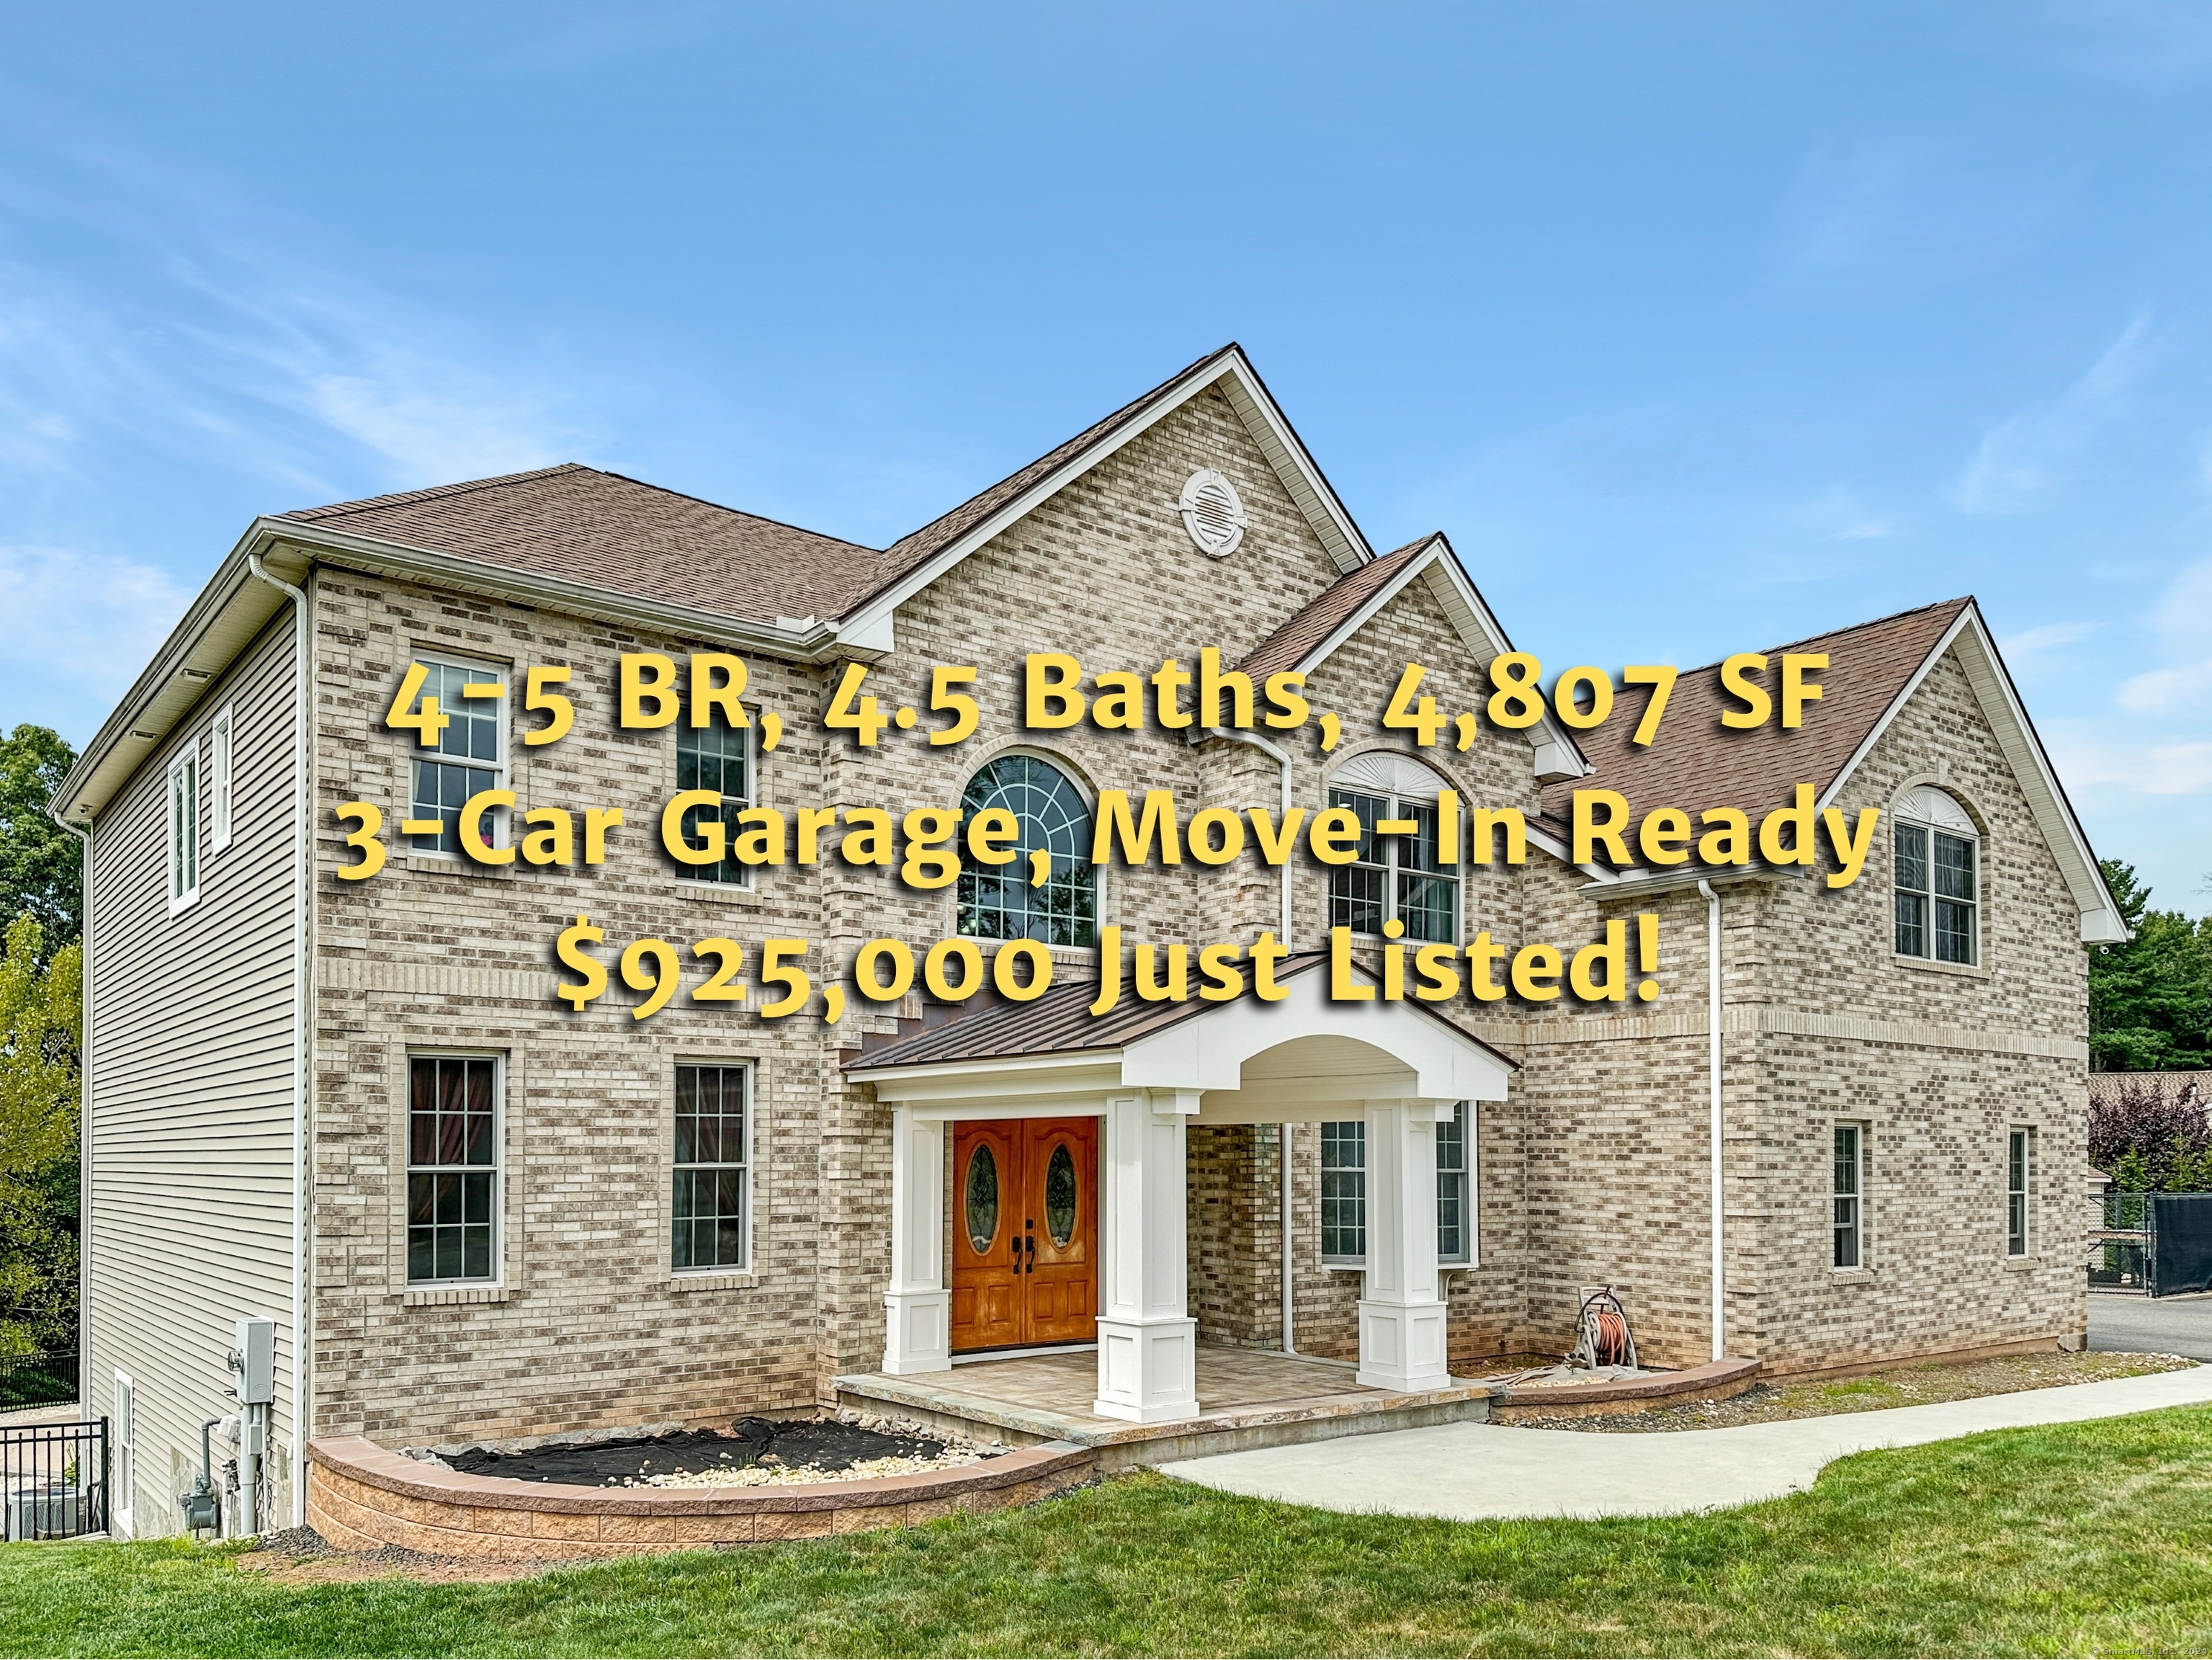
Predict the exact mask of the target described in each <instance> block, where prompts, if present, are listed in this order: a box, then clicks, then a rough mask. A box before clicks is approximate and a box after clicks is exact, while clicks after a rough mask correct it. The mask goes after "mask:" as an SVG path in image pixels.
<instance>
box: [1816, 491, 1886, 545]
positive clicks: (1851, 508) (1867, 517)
mask: <svg viewBox="0 0 2212 1660" xmlns="http://www.w3.org/2000/svg"><path fill="white" fill-rule="evenodd" d="M1796 517H1797V520H1798V521H1799V522H1800V523H1801V524H1802V525H1803V526H1804V527H1805V528H1806V529H1807V530H1808V531H1810V532H1812V533H1813V534H1814V535H1815V536H1818V537H1820V538H1823V539H1824V540H1826V541H1831V542H1879V541H1885V540H1887V538H1890V537H1893V536H1895V535H1897V534H1899V532H1901V531H1902V530H1903V528H1904V526H1902V524H1900V523H1899V520H1896V519H1894V518H1892V517H1890V516H1889V515H1888V514H1880V513H1875V512H1874V511H1873V510H1872V509H1870V508H1868V507H1867V505H1866V504H1865V503H1864V502H1862V501H1861V500H1860V499H1859V497H1858V494H1857V492H1856V491H1854V490H1850V489H1844V487H1843V486H1842V485H1840V484H1838V485H1837V486H1835V487H1834V488H1832V489H1826V490H1823V491H1821V492H1820V495H1818V496H1814V498H1813V500H1811V501H1810V502H1807V503H1806V504H1805V505H1804V507H1803V508H1801V509H1799V511H1798V513H1797V514H1796Z"/></svg>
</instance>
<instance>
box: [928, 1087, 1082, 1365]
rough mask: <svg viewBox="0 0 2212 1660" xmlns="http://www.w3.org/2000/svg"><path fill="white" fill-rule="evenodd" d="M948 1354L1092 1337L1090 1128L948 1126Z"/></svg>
mask: <svg viewBox="0 0 2212 1660" xmlns="http://www.w3.org/2000/svg"><path fill="white" fill-rule="evenodd" d="M951 1335H952V1347H953V1348H954V1349H955V1350H956V1351H957V1350H961V1349H994V1348H1014V1347H1021V1346H1023V1345H1026V1344H1031V1343H1087V1342H1091V1341H1094V1340H1096V1338H1097V1335H1098V1121H1097V1119H1096V1118H1003V1119H993V1120H990V1121H987V1122H981V1123H960V1124H955V1125H954V1126H953V1135H952V1334H951Z"/></svg>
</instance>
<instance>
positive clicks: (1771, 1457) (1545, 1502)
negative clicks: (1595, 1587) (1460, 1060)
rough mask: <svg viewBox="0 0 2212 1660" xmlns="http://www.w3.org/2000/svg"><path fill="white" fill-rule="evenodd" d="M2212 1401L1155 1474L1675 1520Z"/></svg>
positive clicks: (1508, 1435)
mask: <svg viewBox="0 0 2212 1660" xmlns="http://www.w3.org/2000/svg"><path fill="white" fill-rule="evenodd" d="M2208 1401H2212V1366H2194V1367H2191V1369H2190V1370H2188V1371H2166V1372H2153V1373H2150V1374H2148V1376H2145V1377H2115V1378H2108V1379H2106V1381H2104V1382H2102V1383H2069V1384H2066V1385H2064V1386H2063V1387H2061V1388H2058V1389H2021V1390H2020V1391H2018V1392H2017V1393H2015V1394H2012V1395H1983V1396H1981V1397H1979V1398H1978V1399H1976V1400H1972V1401H1945V1402H1938V1403H1936V1404H1935V1405H1932V1406H1925V1407H1897V1408H1892V1409H1891V1410H1889V1411H1887V1412H1854V1413H1839V1414H1836V1415H1835V1416H1833V1417H1830V1418H1797V1419H1790V1420H1784V1421H1782V1422H1779V1423H1771V1424H1741V1425H1737V1426H1735V1427H1733V1428H1730V1429H1720V1430H1678V1431H1674V1432H1668V1433H1659V1434H1646V1435H1613V1434H1607V1433H1606V1432H1603V1431H1592V1430H1539V1429H1523V1428H1520V1427H1517V1426H1513V1425H1508V1424H1441V1425H1438V1426H1436V1427H1434V1428H1432V1429H1421V1430H1395V1431H1392V1432H1389V1433H1387V1434H1383V1435H1354V1436H1346V1437H1345V1438H1342V1439H1340V1440H1335V1441H1315V1442H1307V1443H1305V1444H1303V1445H1299V1446H1289V1447H1265V1448H1261V1449H1259V1450H1255V1451H1252V1452H1231V1453H1224V1454H1222V1455H1220V1456H1218V1457H1214V1458H1190V1459H1185V1460H1183V1461H1182V1462H1178V1463H1172V1464H1163V1465H1161V1466H1160V1467H1159V1468H1160V1469H1161V1471H1162V1473H1164V1474H1165V1475H1171V1476H1174V1477H1176V1478H1177V1479H1178V1480H1181V1481H1194V1482H1196V1483H1198V1484H1199V1485H1200V1486H1201V1487H1217V1488H1219V1489H1220V1490H1221V1491H1223V1492H1225V1493H1245V1494H1248V1495H1249V1496H1250V1497H1253V1498H1255V1499H1285V1500H1287V1501H1288V1502H1289V1503H1291V1504H1294V1505H1317V1506H1319V1507H1320V1508H1322V1509H1323V1510H1335V1511H1382V1512H1385V1513H1388V1514H1389V1515H1393V1516H1441V1517H1448V1518H1450V1519H1452V1520H1455V1521H1476V1520H1480V1519H1484V1518H1489V1517H1515V1516H1579V1517H1598V1516H1672V1515H1678V1514H1680V1513H1681V1512H1683V1511H1699V1510H1711V1509H1715V1508H1717V1507H1719V1506H1721V1505H1747V1504H1750V1503H1752V1502H1753V1501H1754V1500H1756V1499H1774V1498H1778V1497H1780V1496H1781V1495H1782V1494H1784V1493H1792V1492H1795V1491H1796V1490H1798V1489H1799V1488H1802V1487H1810V1486H1812V1485H1813V1480H1814V1477H1815V1476H1817V1475H1820V1468H1821V1467H1822V1466H1823V1465H1825V1464H1826V1463H1828V1462H1831V1461H1832V1460H1834V1459H1838V1458H1841V1457H1843V1456H1844V1455H1846V1454H1848V1453H1854V1452H1864V1451H1866V1450H1869V1449H1870V1448H1875V1447H1910V1446H1917V1445H1919V1444H1922V1443H1923V1442H1928V1441H1946V1440H1948V1439H1950V1438H1952V1437H1954V1436H1959V1435H1972V1434H1975V1433H1977V1432H1979V1431H1982V1430H1994V1429H2014V1428H2019V1427H2021V1426H2027V1425H2031V1424H2068V1423H2078V1422H2080V1421H2081V1420H2086V1419H2092V1418H2116V1417H2118V1416H2120V1415H2122V1414H2126V1413H2132V1412H2149V1411H2153V1410H2155V1409H2156V1408H2160V1407H2179V1406H2194V1405H2199V1404H2202V1403H2203V1402H2208Z"/></svg>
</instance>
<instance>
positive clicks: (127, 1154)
mask: <svg viewBox="0 0 2212 1660" xmlns="http://www.w3.org/2000/svg"><path fill="white" fill-rule="evenodd" d="M292 628H293V623H292V613H291V608H290V607H289V606H287V607H286V608H285V610H284V611H283V613H281V614H280V616H279V617H278V618H277V619H276V622H274V623H271V625H270V628H269V629H267V630H266V631H265V632H264V633H263V634H262V635H261V636H260V637H259V638H258V639H257V640H256V641H255V642H254V643H253V644H252V646H250V647H249V648H247V649H246V653H245V654H243V655H242V656H241V657H240V660H239V661H238V662H237V663H236V664H235V665H234V666H233V667H232V668H231V670H230V671H229V672H228V673H226V674H225V675H223V676H222V677H221V678H218V679H217V680H216V681H214V682H211V683H210V684H209V686H208V688H207V690H206V691H205V693H204V695H203V696H202V697H201V698H200V700H199V702H197V704H196V705H195V706H194V707H193V708H192V709H191V713H190V714H188V715H187V716H186V717H185V720H184V721H183V722H182V723H181V724H180V725H179V727H178V728H177V729H176V731H174V732H173V733H171V734H170V735H169V737H168V739H167V740H166V741H165V742H164V743H163V744H162V745H160V746H159V747H158V748H157V749H156V750H155V751H154V752H153V753H152V754H150V755H149V756H148V757H147V758H146V760H145V762H144V763H143V765H142V766H141V767H140V768H139V769H138V771H137V775H136V776H135V777H133V778H132V780H131V782H130V784H129V785H128V786H126V787H125V789H124V790H123V792H122V793H121V794H118V796H117V798H116V799H115V800H114V801H113V803H112V805H111V806H110V807H109V809H108V811H107V812H106V813H104V814H103V815H102V816H101V818H100V821H99V823H98V824H97V826H96V827H95V831H94V843H93V860H92V862H93V875H92V893H91V916H90V934H91V939H92V949H93V952H94V973H93V1000H94V1009H93V1094H92V1104H91V1112H90V1137H89V1140H90V1150H91V1172H90V1188H91V1194H90V1215H89V1219H88V1220H89V1232H90V1242H89V1249H88V1253H87V1263H86V1266H87V1281H88V1286H87V1292H88V1311H89V1315H90V1326H91V1349H90V1355H89V1361H90V1365H89V1367H88V1376H89V1378H90V1390H91V1403H92V1408H93V1410H94V1411H97V1412H106V1411H108V1410H109V1409H110V1408H109V1402H110V1398H111V1393H112V1376H113V1373H114V1371H116V1369H117V1368H118V1367H120V1368H121V1369H122V1370H123V1371H126V1372H128V1373H129V1374H130V1375H131V1378H132V1380H133V1381H134V1383H136V1385H137V1412H136V1418H137V1469H136V1478H135V1487H136V1490H137V1504H136V1508H135V1511H134V1514H133V1517H132V1524H133V1529H134V1531H135V1532H136V1533H137V1535H139V1536H141V1537H145V1536H149V1535H155V1534H162V1533H173V1532H175V1531H177V1529H178V1525H179V1514H178V1509H177V1505H176V1502H175V1497H174V1495H176V1494H177V1493H179V1492H182V1491H184V1490H185V1488H187V1487H190V1486H191V1474H192V1473H193V1472H194V1471H196V1470H197V1468H198V1463H199V1426H200V1423H201V1420H204V1419H207V1418H211V1417H216V1416H220V1415H222V1414H225V1413H227V1412H230V1411H234V1410H236V1408H235V1407H234V1404H233V1403H232V1402H231V1399H230V1395H229V1373H228V1370H227V1368H226V1365H225V1355H226V1353H228V1349H229V1347H230V1345H231V1341H232V1327H233V1323H234V1321H235V1320H236V1319H237V1318H239V1316H243V1315H264V1316H268V1317H269V1318H270V1319H273V1320H275V1321H276V1344H277V1363H276V1391H277V1393H276V1406H275V1408H274V1412H273V1421H272V1424H271V1436H270V1439H271V1446H270V1454H271V1466H272V1468H271V1472H270V1473H271V1475H272V1476H273V1477H274V1479H275V1481H276V1493H275V1494H274V1499H275V1501H276V1503H275V1510H274V1521H273V1524H274V1525H277V1526H282V1525H284V1524H285V1523H286V1522H288V1521H289V1515H290V1501H291V1494H290V1490H289V1470H290V1464H291V1459H290V1452H291V1449H292V1445H293V1441H294V1426H295V1416H294V1413H293V1406H292V1400H291V1387H292V1377H293V1367H292V1355H291V1342H292V1309H291V1286H292V1007H293V1005H292V969H291V943H292V933H291V930H292V891H293V890H292V870H293V863H292V861H293V830H292V823H293V819H292V815H293V796H292V787H293V786H292V779H293V752H294V736H293V732H294V727H293V704H292V681H293V670H292V651H293V647H292V638H293V636H292ZM225 702H228V703H230V704H231V705H232V706H233V708H234V721H235V731H234V739H233V766H232V777H233V780H234V784H233V792H234V793H233V796H232V826H233V829H232V836H231V841H230V844H229V845H228V847H227V848H224V849H223V850H222V852H221V853H214V852H210V851H209V850H208V849H207V848H205V847H203V849H202V852H201V859H200V899H199V903H197V904H196V905H194V906H192V907H191V909H187V910H185V911H184V912H183V913H182V914H180V915H176V916H172V915H169V910H168V905H167V887H166V883H167V822H166V814H167V790H168V769H169V763H170V762H171V761H172V760H173V758H174V757H175V756H176V755H177V754H178V753H179V751H180V750H181V748H182V747H183V746H184V745H187V744H195V743H196V744H197V745H200V746H201V757H202V762H203V765H202V768H201V785H200V789H201V799H200V806H201V824H202V825H203V826H207V825H210V824H212V822H213V813H212V811H211V808H212V802H211V800H210V794H209V792H210V790H211V789H212V788H213V779H212V775H211V769H210V768H209V767H208V766H207V765H206V764H205V762H206V758H207V753H208V749H207V746H208V743H209V728H210V725H211V723H212V722H213V721H214V718H215V715H216V711H217V710H218V709H220V708H222V706H223V704H224V703H225ZM224 1456H226V1451H225V1447H224V1444H223V1443H221V1442H218V1443H216V1461H217V1462H218V1464H220V1462H221V1460H222V1458H223V1457H224ZM217 1480H218V1481H220V1480H221V1478H220V1475H218V1477H217Z"/></svg>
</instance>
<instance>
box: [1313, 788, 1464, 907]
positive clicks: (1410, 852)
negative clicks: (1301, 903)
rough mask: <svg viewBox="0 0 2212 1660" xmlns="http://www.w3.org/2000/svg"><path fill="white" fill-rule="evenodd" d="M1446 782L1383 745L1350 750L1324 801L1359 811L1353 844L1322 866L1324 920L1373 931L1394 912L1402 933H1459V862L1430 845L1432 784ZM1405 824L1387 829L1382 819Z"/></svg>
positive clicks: (1432, 835) (1434, 817)
mask: <svg viewBox="0 0 2212 1660" xmlns="http://www.w3.org/2000/svg"><path fill="white" fill-rule="evenodd" d="M1449 787H1450V786H1449V785H1448V784H1446V783H1445V782H1444V781H1443V779H1441V778H1439V777H1437V775H1436V774H1434V773H1432V772H1431V771H1430V770H1429V769H1427V768H1426V767H1425V766H1422V765H1421V764H1420V763H1419V762H1417V761H1413V760H1409V759H1407V757H1405V756H1402V755H1399V754H1396V753H1395V752H1394V751H1389V750H1376V751H1370V753H1368V754H1365V755H1356V756H1354V757H1352V759H1351V760H1349V761H1347V762H1346V763H1344V765H1342V766H1341V767H1340V768H1338V769H1336V771H1335V773H1334V775H1332V776H1331V777H1330V779H1329V781H1328V804H1329V806H1332V807H1349V808H1351V809H1352V812H1356V813H1358V815H1359V849H1358V854H1356V855H1355V856H1354V858H1353V860H1352V863H1351V864H1349V865H1333V866H1330V867H1329V873H1328V925H1329V927H1333V928H1350V929H1351V930H1352V932H1353V933H1382V932H1383V924H1384V923H1385V922H1388V921H1391V920H1393V919H1394V918H1395V920H1396V921H1401V922H1403V923H1404V924H1405V925H1406V934H1405V937H1406V938H1407V939H1435V940H1441V941H1443V943H1445V944H1447V945H1449V944H1454V943H1456V941H1457V940H1458V939H1459V866H1458V864H1457V863H1456V862H1455V863H1453V864H1449V865H1447V864H1445V863H1444V862H1443V859H1442V857H1441V856H1440V855H1441V854H1443V851H1444V849H1443V848H1439V847H1438V846H1437V791H1438V790H1442V789H1448V788H1449ZM1389 824H1395V825H1399V826H1409V827H1410V828H1401V829H1399V830H1384V829H1383V826H1384V825H1389Z"/></svg>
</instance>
